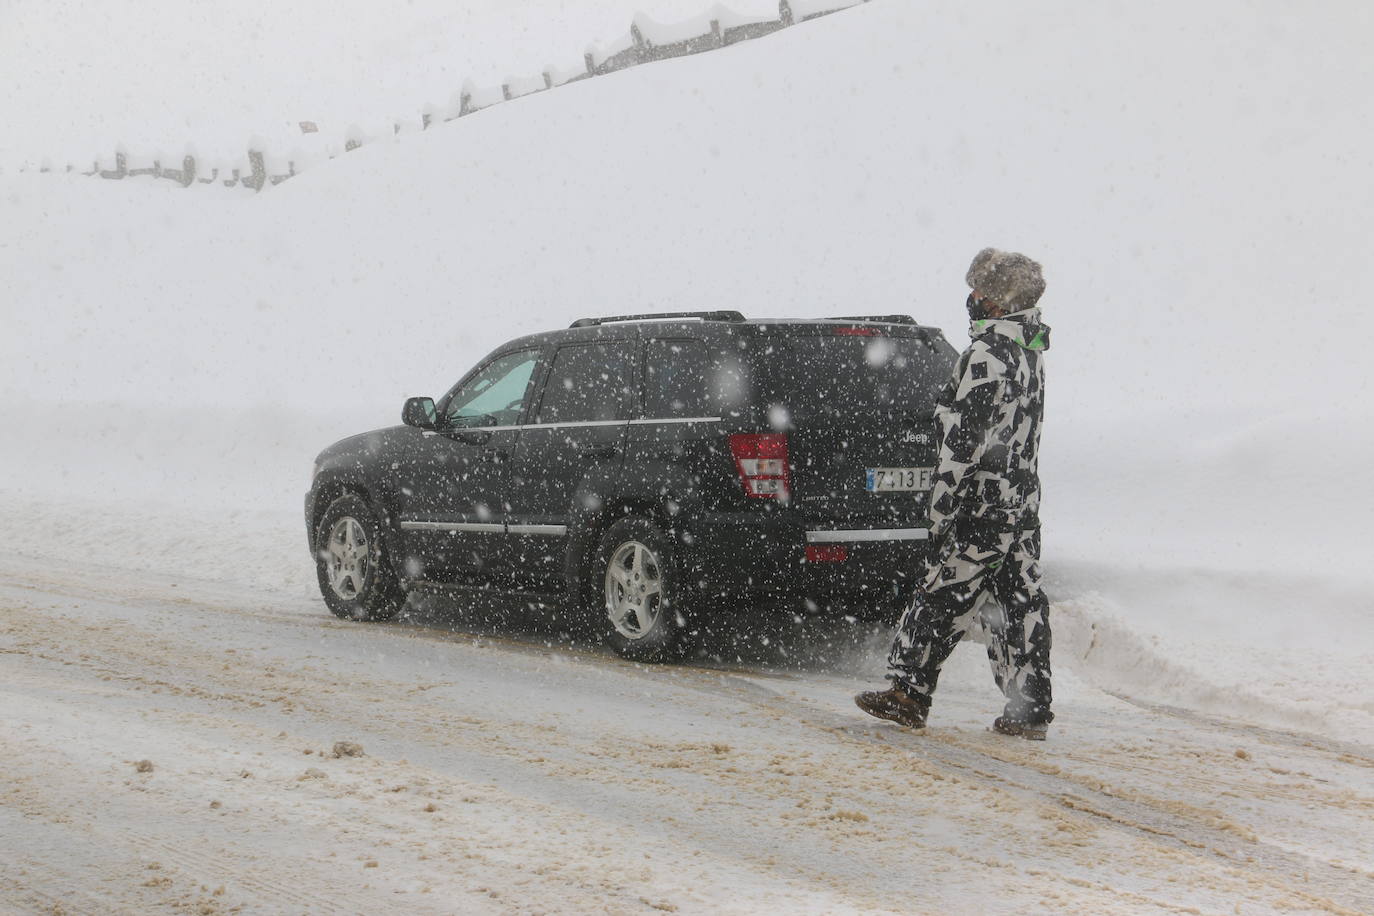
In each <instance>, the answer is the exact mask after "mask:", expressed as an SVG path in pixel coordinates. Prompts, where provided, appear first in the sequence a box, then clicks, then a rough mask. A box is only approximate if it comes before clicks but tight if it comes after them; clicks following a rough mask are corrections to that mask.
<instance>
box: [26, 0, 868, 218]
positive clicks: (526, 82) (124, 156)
mask: <svg viewBox="0 0 1374 916" xmlns="http://www.w3.org/2000/svg"><path fill="white" fill-rule="evenodd" d="M867 2H868V0H779V2H778V13H777V16H776V18H759V17H758V16H746V15H741V14H738V13H736V12H734V11H733V10H731V9H729V8H728V7H725V6H722V5H720V4H716V5H715V6H713V7H711V8H710V9H709V10H708V11H706V12H705V13H703V14H701V15H699V16H697V17H694V18H692V19H688V20H685V21H683V22H677V23H670V24H665V23H660V22H657V21H655V20H653V19H651V18H650V17H648V16H646V15H644V14H642V13H641V14H637V15H636V16H635V17H634V19H633V21H632V22H631V23H630V28H629V31H627V32H626V33H625V34H624V35H623V36H621V38H619V39H617V40H615V41H612V42H609V43H607V44H601V45H594V46H592V47H591V48H588V49H587V51H586V52H585V53H584V54H583V58H582V63H583V66H582V69H580V70H579V69H560V68H557V67H552V66H550V67H547V68H545V69H544V70H543V72H541V73H540V74H539V75H538V76H535V77H521V78H516V77H512V78H510V79H507V80H505V81H504V82H502V83H501V85H500V86H499V87H478V86H475V85H473V84H471V83H468V84H465V85H464V86H463V88H462V90H461V91H460V92H459V93H458V94H457V95H456V96H455V100H454V103H450V104H449V105H447V106H442V107H439V106H433V105H426V106H424V108H423V109H422V110H421V113H420V118H419V121H418V128H419V129H420V130H428V129H430V128H431V127H434V126H435V125H436V124H439V123H442V122H446V121H453V120H456V119H458V118H463V117H466V116H468V115H471V114H475V113H476V112H479V111H482V110H483V109H485V108H490V107H492V106H493V105H499V104H501V103H503V102H510V101H514V100H516V99H519V98H523V97H525V96H528V95H534V94H536V93H540V92H546V91H548V90H550V89H554V88H557V87H559V86H564V85H567V84H568V83H574V82H578V81H580V80H585V79H590V78H592V77H596V76H605V75H606V74H608V73H615V72H617V71H620V70H626V69H629V68H631V67H638V66H640V65H641V64H649V63H654V62H656V61H662V60H671V59H672V58H676V57H685V56H687V55H691V54H700V53H702V52H705V51H715V50H719V49H721V48H725V47H729V46H730V45H734V44H739V43H740V42H743V41H752V40H754V39H757V38H763V37H766V36H768V35H771V34H773V33H774V32H777V31H778V30H780V29H785V28H787V27H789V26H792V25H795V24H797V23H799V22H806V21H808V20H811V19H817V18H819V17H821V16H827V15H829V14H831V13H837V12H840V11H841V10H844V9H848V8H849V7H852V6H857V5H860V4H861V3H867ZM408 126H410V125H407V124H405V123H403V122H401V121H395V122H393V123H392V124H391V129H390V133H391V134H392V135H397V134H400V133H402V132H403V131H405V130H406V129H407V127H408ZM300 127H301V132H302V134H303V135H305V136H309V135H312V134H313V135H315V136H314V137H311V139H310V146H309V148H308V149H297V150H294V151H292V152H291V153H288V154H286V155H285V156H272V155H270V154H269V153H268V152H266V151H265V145H264V144H261V143H250V145H249V148H248V150H247V152H246V155H245V158H244V159H243V160H242V161H240V162H233V163H224V162H219V163H213V164H212V163H206V162H204V161H202V160H201V159H200V158H199V157H197V156H196V155H195V154H194V153H193V152H190V151H188V152H186V153H185V154H184V155H183V156H181V157H180V159H176V158H175V157H168V156H162V155H155V156H152V157H143V158H142V159H141V160H136V159H135V157H133V156H131V154H130V153H129V152H128V151H127V150H125V149H124V148H123V147H119V148H117V149H116V151H115V153H114V158H113V160H110V161H103V160H102V159H100V158H97V159H95V160H93V162H92V164H91V167H90V169H89V170H83V171H82V174H84V175H87V176H90V177H94V176H99V177H101V178H107V179H112V180H120V179H124V178H135V177H139V176H148V177H151V178H160V179H166V180H169V181H175V182H177V183H178V184H180V185H181V186H182V187H187V188H189V187H191V186H192V185H195V184H221V185H223V186H225V187H229V188H233V187H239V188H247V189H250V190H252V191H261V190H262V189H263V188H265V187H267V186H269V185H275V184H280V183H281V182H283V181H286V180H287V179H288V178H292V177H294V176H295V175H296V174H297V170H298V169H304V168H308V167H309V166H311V165H314V164H316V163H318V162H320V161H323V160H328V159H333V158H335V157H336V156H338V155H340V154H341V153H349V152H352V151H353V150H355V149H359V148H360V147H362V146H363V145H365V144H366V143H368V142H369V141H370V140H371V139H374V137H373V135H371V134H369V133H367V132H365V131H363V130H361V129H359V128H357V127H353V128H350V129H349V130H348V131H347V134H346V136H345V138H344V142H343V144H342V147H341V148H340V147H336V146H334V145H332V144H329V143H328V142H325V141H323V140H322V139H321V138H319V136H318V128H317V127H316V125H315V124H314V123H313V122H309V121H304V122H301V125H300ZM382 133H383V134H384V133H385V131H383V132H382ZM164 162H165V163H166V164H165V165H164ZM173 162H175V163H176V164H175V165H173V164H172V163H173ZM41 171H45V172H46V171H51V168H50V167H44V168H43V169H41ZM66 171H67V172H74V171H76V167H75V166H73V165H71V164H68V165H67V167H66Z"/></svg>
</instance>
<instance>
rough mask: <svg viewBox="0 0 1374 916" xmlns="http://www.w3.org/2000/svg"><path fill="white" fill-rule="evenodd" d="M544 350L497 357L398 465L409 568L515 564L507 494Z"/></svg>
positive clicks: (416, 572)
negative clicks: (513, 458)
mask: <svg viewBox="0 0 1374 916" xmlns="http://www.w3.org/2000/svg"><path fill="white" fill-rule="evenodd" d="M540 354H541V351H540V349H539V348H526V349H520V350H515V351H511V352H507V353H501V354H497V355H496V356H494V357H492V358H490V359H488V360H487V361H486V362H484V363H483V364H482V365H480V366H478V368H477V369H476V370H475V371H473V372H472V373H470V374H469V375H468V376H467V377H466V378H464V380H463V381H462V382H460V383H459V384H458V385H456V386H455V387H454V388H453V390H452V391H450V392H449V393H448V394H447V395H445V396H444V397H443V398H442V399H440V401H439V403H438V405H437V414H438V422H437V425H436V428H435V429H434V430H425V431H424V433H423V437H422V438H421V440H420V442H419V444H418V445H417V446H416V448H415V449H413V450H412V451H411V452H410V453H408V454H407V455H405V456H403V457H402V458H401V460H400V461H399V462H398V463H397V466H396V467H394V468H393V472H394V474H395V476H396V484H397V487H396V489H397V494H398V495H397V498H396V504H397V509H398V514H399V519H398V522H399V526H400V529H401V532H402V538H403V540H404V543H405V545H406V559H407V567H408V571H409V572H410V573H411V574H412V575H413V576H414V577H416V578H426V579H447V578H479V579H488V578H491V577H494V576H499V575H500V574H501V573H502V572H503V571H504V570H505V569H507V568H508V567H509V564H510V562H511V554H510V543H509V539H508V535H507V532H506V518H505V494H506V491H507V488H508V486H509V480H510V467H511V464H510V458H511V454H512V451H513V449H514V447H515V442H516V438H517V436H518V435H519V428H520V427H519V422H520V418H521V416H522V415H523V413H524V410H525V407H526V402H527V400H528V398H529V395H530V391H531V389H532V388H533V387H534V386H533V382H534V378H535V369H536V368H537V367H538V365H539V359H540Z"/></svg>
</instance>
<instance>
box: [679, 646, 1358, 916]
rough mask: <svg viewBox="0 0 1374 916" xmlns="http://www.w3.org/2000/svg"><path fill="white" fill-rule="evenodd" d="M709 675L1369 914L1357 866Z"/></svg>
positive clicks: (752, 699) (1335, 907)
mask: <svg viewBox="0 0 1374 916" xmlns="http://www.w3.org/2000/svg"><path fill="white" fill-rule="evenodd" d="M699 670H703V671H706V670H709V669H699ZM714 673H715V674H716V676H717V677H718V678H720V679H721V681H722V682H730V681H733V680H742V681H744V684H733V685H732V686H734V687H735V688H736V693H737V695H738V696H739V698H740V699H741V700H742V701H743V702H748V703H752V704H754V705H757V706H761V707H764V708H767V709H771V710H773V711H775V712H783V713H785V714H788V715H791V716H792V717H793V718H795V719H796V720H797V721H800V722H804V723H806V724H807V725H809V726H811V727H813V728H815V729H818V730H820V731H823V732H826V733H828V734H831V735H836V736H839V737H841V738H843V739H846V740H851V741H858V742H863V743H866V744H877V745H881V746H884V747H891V748H899V749H901V750H903V751H905V752H908V753H911V754H912V755H914V756H917V757H919V758H921V759H923V760H925V761H927V762H929V763H933V764H936V765H938V766H942V767H945V768H947V769H950V770H954V771H958V772H960V773H961V774H965V775H970V776H973V777H975V778H977V779H978V780H980V781H982V782H984V783H986V784H992V785H996V786H998V787H999V788H1004V789H1007V790H1010V791H1012V792H1014V793H1016V794H1019V795H1021V796H1022V797H1029V798H1032V799H1036V800H1043V801H1051V802H1055V803H1057V804H1058V805H1059V806H1061V807H1062V808H1065V809H1067V810H1070V811H1073V812H1076V813H1079V814H1082V815H1085V816H1088V817H1091V818H1094V819H1097V820H1099V821H1101V822H1104V823H1107V824H1109V825H1111V826H1113V827H1116V828H1121V829H1126V830H1129V831H1132V832H1135V833H1138V834H1143V835H1145V836H1147V837H1148V838H1150V839H1151V840H1152V841H1156V842H1162V843H1165V844H1168V845H1170V846H1173V847H1174V848H1177V849H1181V850H1186V851H1190V852H1194V853H1203V854H1206V855H1208V856H1210V857H1212V858H1214V859H1216V860H1217V861H1219V862H1221V863H1222V864H1224V865H1225V866H1227V867H1231V868H1236V869H1241V870H1245V871H1247V872H1249V873H1251V874H1253V876H1254V878H1255V879H1256V880H1258V881H1261V882H1263V883H1265V884H1268V885H1269V886H1271V887H1274V888H1276V889H1279V890H1283V891H1285V892H1287V893H1290V894H1292V895H1293V896H1295V897H1299V898H1301V899H1303V900H1305V901H1307V902H1308V903H1309V904H1311V905H1313V906H1317V907H1320V908H1323V909H1326V910H1328V911H1330V912H1334V913H1341V914H1351V916H1359V914H1364V913H1371V912H1374V879H1372V878H1371V876H1370V875H1369V874H1368V873H1366V872H1363V871H1361V870H1359V869H1355V868H1352V867H1347V866H1343V865H1339V864H1336V863H1332V862H1326V861H1323V860H1320V859H1316V858H1313V857H1310V856H1304V855H1302V854H1300V853H1295V852H1291V851H1289V850H1286V849H1283V848H1281V847H1278V846H1275V845H1273V844H1271V843H1267V842H1264V841H1262V840H1259V839H1257V838H1253V839H1252V838H1250V837H1248V836H1245V835H1243V834H1238V833H1236V832H1232V831H1230V830H1227V829H1223V828H1218V827H1214V826H1211V825H1207V824H1204V823H1200V822H1199V821H1198V820H1196V819H1194V818H1190V817H1187V816H1184V815H1181V814H1179V813H1176V812H1174V811H1169V810H1165V809H1164V808H1161V807H1157V806H1156V805H1153V804H1150V803H1149V802H1145V801H1139V800H1135V799H1129V798H1125V797H1122V796H1119V795H1114V794H1112V793H1111V792H1109V791H1104V790H1101V789H1097V788H1095V787H1092V786H1088V785H1086V784H1085V783H1084V782H1082V781H1081V780H1076V779H1074V778H1073V777H1071V776H1069V777H1066V776H1060V775H1053V774H1049V773H1045V772H1043V771H1040V770H1037V769H1035V768H1034V767H1032V766H1029V765H1026V764H1022V763H1018V762H1015V761H1012V760H1008V759H1005V758H1001V757H997V756H994V755H991V754H988V753H985V752H984V751H981V750H979V749H976V748H974V747H970V746H968V745H965V744H962V743H960V742H959V741H958V740H957V739H955V738H953V737H951V736H948V735H932V734H925V735H917V734H915V733H912V732H908V731H907V730H905V729H901V728H899V727H897V726H886V725H880V724H875V725H868V724H854V723H850V722H840V723H836V722H834V721H832V720H829V719H827V718H826V715H827V714H826V712H825V711H824V710H821V709H818V708H816V707H814V706H812V705H810V704H808V703H805V702H803V701H799V700H796V699H794V698H790V697H786V696H784V695H782V694H780V693H777V692H774V691H770V690H768V689H767V688H766V687H763V686H762V685H759V684H756V683H752V682H750V681H748V679H747V678H743V677H741V676H739V675H729V674H721V673H720V672H714ZM708 689H709V688H708ZM764 693H766V694H767V695H766V696H765V695H763V694H764ZM1330 752H1332V753H1336V754H1338V755H1339V754H1341V753H1342V752H1340V751H1335V750H1331V751H1330Z"/></svg>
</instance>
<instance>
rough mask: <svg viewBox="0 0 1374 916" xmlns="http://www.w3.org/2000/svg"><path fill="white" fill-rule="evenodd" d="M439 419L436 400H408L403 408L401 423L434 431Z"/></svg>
mask: <svg viewBox="0 0 1374 916" xmlns="http://www.w3.org/2000/svg"><path fill="white" fill-rule="evenodd" d="M437 417H438V414H437V413H436V412H435V410H434V398H406V403H405V406H404V407H402V408H401V422H402V423H404V424H405V425H406V426H414V427H416V428H417V429H433V428H434V425H435V420H436V418H437Z"/></svg>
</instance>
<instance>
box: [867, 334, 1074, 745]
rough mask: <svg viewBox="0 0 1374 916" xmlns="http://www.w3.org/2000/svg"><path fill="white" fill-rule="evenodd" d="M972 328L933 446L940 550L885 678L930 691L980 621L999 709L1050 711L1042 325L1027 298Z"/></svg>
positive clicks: (940, 407) (1034, 715)
mask: <svg viewBox="0 0 1374 916" xmlns="http://www.w3.org/2000/svg"><path fill="white" fill-rule="evenodd" d="M969 333H970V335H971V336H972V337H973V343H972V345H971V346H969V348H968V349H967V350H966V351H964V354H963V355H962V356H961V357H960V359H959V362H958V364H957V365H956V366H955V370H954V374H953V377H952V378H951V379H950V381H949V383H948V385H947V386H946V387H945V389H944V391H943V392H942V393H941V395H940V399H939V402H938V403H937V406H936V409H935V420H936V425H937V430H938V437H939V442H940V457H939V466H938V467H937V468H936V469H935V480H934V485H933V487H932V489H931V491H930V494H929V500H930V505H929V512H928V517H929V518H930V522H931V537H932V539H933V542H934V544H935V545H936V547H935V553H934V554H933V556H932V558H931V559H930V561H929V564H928V566H927V568H926V570H925V572H924V575H923V577H922V579H921V582H920V587H919V588H918V589H917V593H916V596H915V598H914V599H913V601H912V604H911V605H910V606H909V607H908V608H907V610H906V612H905V613H904V614H903V615H902V620H901V624H900V625H899V626H898V629H897V636H896V638H895V640H894V641H893V644H892V652H891V654H890V655H889V656H888V677H889V678H892V679H893V680H895V681H899V682H900V683H901V684H902V685H903V686H905V687H906V688H907V690H908V691H909V692H911V693H913V694H916V695H918V696H921V697H924V698H925V699H926V700H927V701H928V700H929V699H930V697H931V694H933V693H934V692H935V683H936V681H937V679H938V678H939V676H940V666H941V665H943V664H944V662H945V659H947V658H948V657H949V654H950V652H952V651H953V650H954V647H955V645H956V644H957V643H958V642H959V640H960V639H961V638H962V637H963V635H964V633H965V632H966V631H967V630H968V629H969V627H971V626H972V625H973V624H974V623H975V622H976V621H978V622H981V623H982V624H983V625H984V626H985V627H986V628H987V630H988V634H989V637H990V638H989V641H988V660H989V661H990V662H991V663H992V673H993V677H994V678H995V679H996V681H997V686H998V687H999V688H1000V689H1001V690H1002V692H1003V693H1004V694H1005V695H1006V697H1007V706H1006V714H1007V715H1009V716H1011V717H1012V718H1015V719H1018V720H1021V721H1035V722H1048V721H1050V720H1051V719H1052V718H1053V714H1052V713H1051V712H1050V700H1051V696H1050V622H1049V604H1048V602H1047V601H1046V600H1045V595H1044V592H1042V591H1041V589H1040V568H1039V559H1040V521H1039V518H1038V516H1037V512H1038V510H1039V507H1040V478H1039V474H1038V473H1037V453H1038V451H1039V447H1040V423H1041V418H1042V415H1043V412H1044V382H1045V371H1044V366H1043V351H1044V350H1046V349H1048V347H1049V328H1048V327H1046V326H1045V325H1043V324H1042V323H1041V322H1040V310H1039V309H1037V308H1031V309H1026V310H1024V311H1020V312H1015V313H1013V314H1011V315H1008V316H1006V317H1005V318H997V319H984V320H979V321H975V322H973V324H972V326H971V327H970V329H969ZM988 599H991V600H988Z"/></svg>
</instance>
